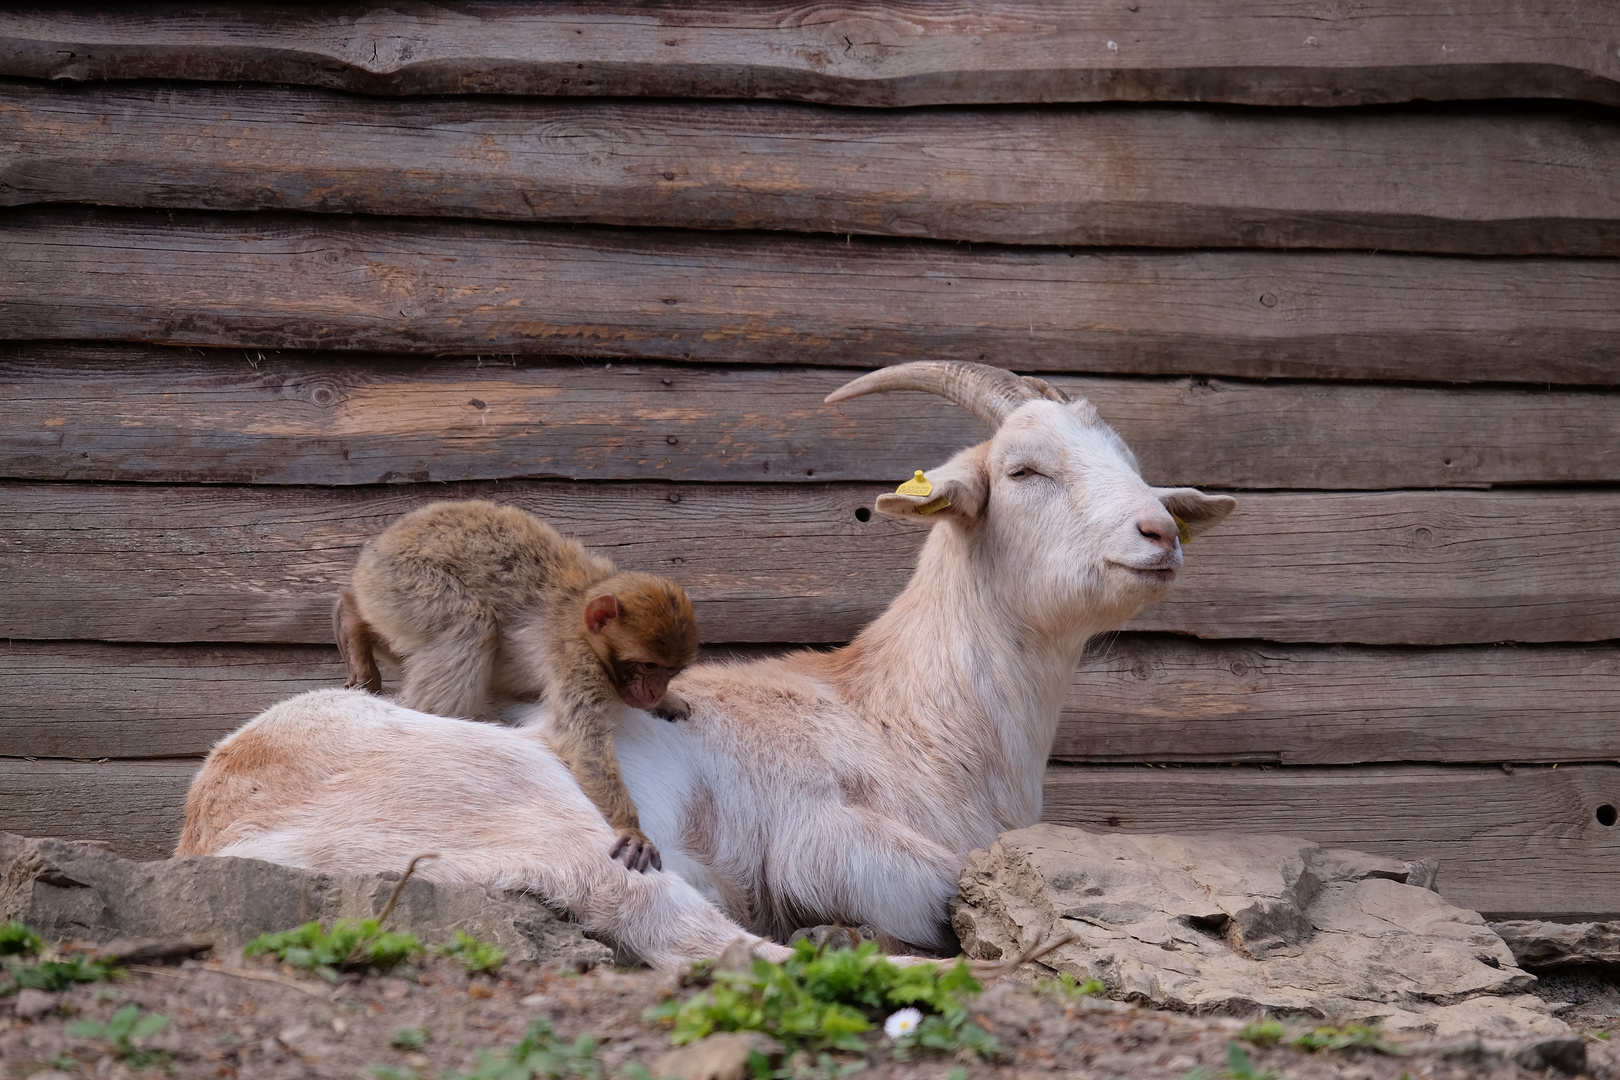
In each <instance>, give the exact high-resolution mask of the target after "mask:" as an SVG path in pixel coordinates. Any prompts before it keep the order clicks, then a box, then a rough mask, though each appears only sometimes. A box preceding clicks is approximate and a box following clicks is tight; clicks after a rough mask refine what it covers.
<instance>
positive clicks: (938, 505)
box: [917, 495, 951, 514]
mask: <svg viewBox="0 0 1620 1080" xmlns="http://www.w3.org/2000/svg"><path fill="white" fill-rule="evenodd" d="M949 505H951V500H949V499H947V498H946V497H945V496H943V495H937V496H935V497H934V498H932V499H929V500H928V501H927V502H925V503H923V504H922V505H921V506H919V507H917V513H919V514H937V513H939V512H940V511H941V510H943V509H945V508H946V507H947V506H949Z"/></svg>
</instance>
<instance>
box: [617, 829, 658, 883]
mask: <svg viewBox="0 0 1620 1080" xmlns="http://www.w3.org/2000/svg"><path fill="white" fill-rule="evenodd" d="M608 858H610V859H618V860H619V861H620V862H622V863H624V865H626V866H628V867H629V868H630V869H632V870H639V871H641V872H642V873H643V874H645V873H646V872H647V868H648V867H649V866H650V867H652V868H653V869H654V870H662V869H663V868H664V858H663V856H662V855H660V854H658V847H657V845H656V844H654V843H653V842H652V841H651V840H649V839H647V834H646V833H644V832H642V831H641V830H640V829H620V830H619V839H618V840H617V841H616V842H615V843H614V845H613V850H612V851H610V852H608Z"/></svg>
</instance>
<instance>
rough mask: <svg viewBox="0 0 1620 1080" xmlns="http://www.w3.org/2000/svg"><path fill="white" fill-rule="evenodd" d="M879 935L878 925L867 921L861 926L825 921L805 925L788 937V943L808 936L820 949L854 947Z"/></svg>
mask: <svg viewBox="0 0 1620 1080" xmlns="http://www.w3.org/2000/svg"><path fill="white" fill-rule="evenodd" d="M877 936H878V932H877V927H875V926H869V925H867V924H866V923H862V924H861V925H859V926H843V925H840V924H838V923H823V924H822V925H820V926H805V927H800V928H799V929H798V930H795V931H793V935H792V936H791V937H789V938H788V944H789V945H796V944H798V943H799V942H800V941H803V940H805V939H807V938H808V939H809V941H810V944H812V945H814V946H815V947H816V948H818V949H853V948H855V946H857V945H859V944H861V942H863V941H876V940H877Z"/></svg>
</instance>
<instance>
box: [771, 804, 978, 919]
mask: <svg viewBox="0 0 1620 1080" xmlns="http://www.w3.org/2000/svg"><path fill="white" fill-rule="evenodd" d="M778 844H779V845H780V846H779V850H778V852H777V854H778V856H779V859H780V867H781V868H780V870H779V871H777V872H776V873H773V874H772V877H773V879H774V880H772V881H771V883H770V884H771V888H772V890H773V891H774V892H775V894H776V895H777V896H780V897H782V898H783V899H784V901H785V902H786V903H787V904H790V905H793V906H794V907H796V908H798V909H799V910H808V911H814V912H816V913H817V914H819V915H820V916H821V917H822V918H824V919H826V920H827V921H828V922H837V923H839V924H842V925H844V926H859V925H861V924H867V925H870V926H873V927H875V928H877V930H878V931H879V932H880V933H881V934H883V935H885V936H887V937H889V938H891V939H893V940H894V941H896V942H900V943H905V944H909V945H913V946H919V947H922V948H925V949H933V950H951V949H954V948H955V947H956V938H955V935H953V934H952V933H951V930H950V925H949V921H948V918H949V915H948V905H949V904H950V899H951V897H952V896H953V895H955V893H956V888H957V879H958V878H959V877H960V876H961V872H962V863H963V860H962V859H961V857H960V856H958V855H956V854H955V853H954V852H952V851H950V850H949V849H947V848H945V847H942V846H941V845H939V844H937V843H935V842H934V841H932V840H930V839H929V838H928V837H926V836H923V835H922V834H921V833H919V832H917V831H916V830H915V829H913V828H911V827H910V826H908V825H906V824H904V823H903V822H899V821H896V820H894V819H893V818H889V817H885V816H884V815H882V814H878V813H875V812H873V811H870V810H866V809H862V808H859V807H850V806H842V807H839V808H838V809H837V810H836V811H834V812H833V813H831V814H829V815H827V816H826V817H825V818H823V820H821V821H820V822H818V823H817V828H816V830H815V835H814V836H813V837H811V838H809V839H808V842H807V843H803V844H800V845H797V846H795V847H792V848H791V849H790V848H789V847H788V846H787V845H782V844H780V841H778ZM767 872H768V873H769V871H767ZM809 897H816V898H818V900H817V901H811V900H808V899H807V898H809ZM821 898H825V899H826V900H830V901H831V902H832V904H833V905H834V907H833V909H831V910H829V909H828V908H827V907H826V905H825V903H824V902H821Z"/></svg>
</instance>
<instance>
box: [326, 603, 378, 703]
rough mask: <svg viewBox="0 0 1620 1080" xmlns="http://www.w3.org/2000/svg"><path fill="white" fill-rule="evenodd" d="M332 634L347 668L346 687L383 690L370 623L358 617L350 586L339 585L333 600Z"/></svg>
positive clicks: (372, 691) (358, 609)
mask: <svg viewBox="0 0 1620 1080" xmlns="http://www.w3.org/2000/svg"><path fill="white" fill-rule="evenodd" d="M332 636H333V637H334V638H335V639H337V647H338V655H339V656H341V657H342V658H343V666H344V667H345V668H347V669H348V672H349V681H348V682H346V683H344V685H345V686H347V687H349V688H351V689H352V688H354V687H359V688H360V689H362V690H365V691H366V692H367V693H372V694H380V693H382V672H381V671H378V670H377V659H376V656H375V655H374V653H373V651H372V646H373V644H374V643H373V640H372V633H371V627H370V626H368V625H367V624H366V620H364V619H362V618H361V617H360V606H359V604H357V603H356V602H355V599H354V592H353V590H351V589H339V590H338V598H337V600H336V602H334V603H333V604H332Z"/></svg>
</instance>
